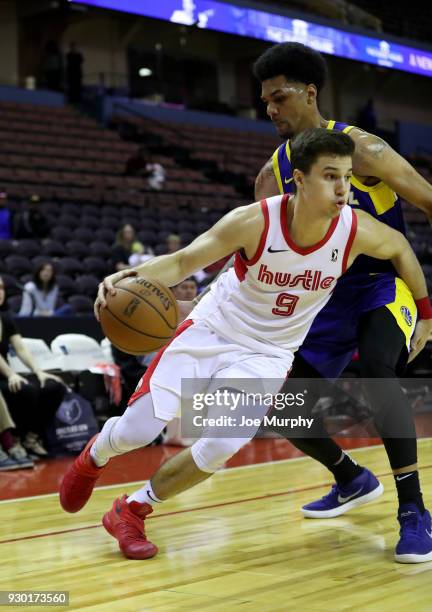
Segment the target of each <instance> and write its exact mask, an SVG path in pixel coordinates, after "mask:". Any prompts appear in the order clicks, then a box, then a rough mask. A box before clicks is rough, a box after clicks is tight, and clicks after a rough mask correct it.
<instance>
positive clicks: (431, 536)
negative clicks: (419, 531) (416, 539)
mask: <svg viewBox="0 0 432 612" xmlns="http://www.w3.org/2000/svg"><path fill="white" fill-rule="evenodd" d="M425 531H426V533H427V534H428V536H429V537H430V538H431V539H432V531H431V532H430V533H429V531H428V530H427V529H425Z"/></svg>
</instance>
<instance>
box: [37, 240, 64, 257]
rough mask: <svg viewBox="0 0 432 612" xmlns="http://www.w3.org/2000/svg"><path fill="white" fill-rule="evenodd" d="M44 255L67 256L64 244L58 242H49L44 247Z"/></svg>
mask: <svg viewBox="0 0 432 612" xmlns="http://www.w3.org/2000/svg"><path fill="white" fill-rule="evenodd" d="M42 253H43V254H44V255H48V256H49V257H63V255H66V249H65V247H64V244H63V243H62V242H59V241H58V240H48V241H47V242H46V243H45V244H44V245H43V248H42Z"/></svg>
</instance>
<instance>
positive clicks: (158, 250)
mask: <svg viewBox="0 0 432 612" xmlns="http://www.w3.org/2000/svg"><path fill="white" fill-rule="evenodd" d="M154 252H155V255H165V253H166V252H167V245H166V242H160V243H159V244H157V245H156V246H155V248H154Z"/></svg>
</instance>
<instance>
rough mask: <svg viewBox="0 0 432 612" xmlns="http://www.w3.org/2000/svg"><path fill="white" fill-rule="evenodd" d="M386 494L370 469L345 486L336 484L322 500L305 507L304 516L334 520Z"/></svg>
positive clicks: (364, 470) (364, 469) (303, 509)
mask: <svg viewBox="0 0 432 612" xmlns="http://www.w3.org/2000/svg"><path fill="white" fill-rule="evenodd" d="M383 492H384V487H383V486H382V484H381V483H380V481H379V480H378V479H377V478H375V476H374V475H373V474H372V472H370V471H369V470H368V469H366V468H363V471H362V473H361V474H359V475H358V476H357V477H356V478H354V479H353V480H351V482H350V483H349V484H347V485H345V486H342V485H338V484H334V485H333V486H332V488H331V491H330V493H328V494H327V495H324V497H322V498H321V499H318V500H317V501H314V502H311V503H310V504H306V506H303V508H302V513H303V516H305V517H307V518H333V517H335V516H339V515H341V514H344V513H345V512H348V510H351V509H352V508H355V507H356V506H361V505H362V504H367V502H370V501H372V500H373V499H376V498H377V497H379V496H380V495H382V494H383Z"/></svg>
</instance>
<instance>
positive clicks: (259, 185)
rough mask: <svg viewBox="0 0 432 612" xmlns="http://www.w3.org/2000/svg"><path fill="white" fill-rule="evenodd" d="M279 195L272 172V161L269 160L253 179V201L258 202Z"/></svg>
mask: <svg viewBox="0 0 432 612" xmlns="http://www.w3.org/2000/svg"><path fill="white" fill-rule="evenodd" d="M279 194H280V192H279V187H278V184H277V180H276V177H275V175H274V172H273V161H272V158H270V159H269V160H268V161H267V162H266V163H265V164H264V166H263V167H262V168H261V170H260V171H259V173H258V176H257V177H256V179H255V200H256V201H258V200H262V199H264V198H270V197H271V196H275V195H279Z"/></svg>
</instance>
